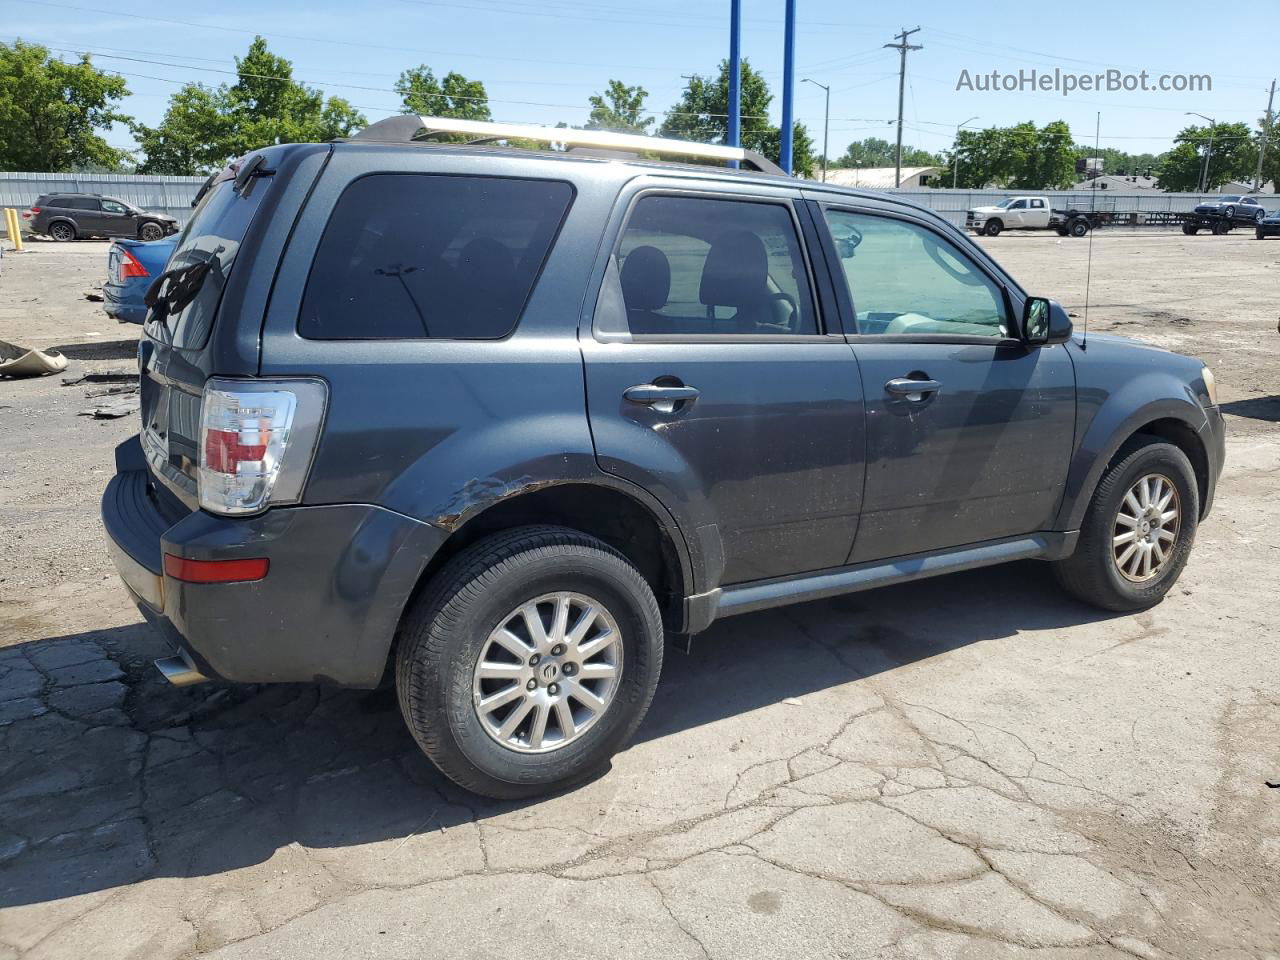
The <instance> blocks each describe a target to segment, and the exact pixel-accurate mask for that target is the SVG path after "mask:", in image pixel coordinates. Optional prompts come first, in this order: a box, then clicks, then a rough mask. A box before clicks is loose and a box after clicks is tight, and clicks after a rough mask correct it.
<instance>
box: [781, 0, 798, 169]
mask: <svg viewBox="0 0 1280 960" xmlns="http://www.w3.org/2000/svg"><path fill="white" fill-rule="evenodd" d="M785 9H786V13H785V17H786V22H785V24H784V26H783V39H782V131H781V133H782V137H781V140H782V142H781V143H780V144H779V146H778V161H779V162H778V166H780V167H781V168H782V169H783V172H785V173H786V175H787V176H791V173H792V170H791V166H792V164H791V156H792V154H791V151H792V143H791V134H792V131H793V129H794V127H795V124H794V122H793V117H794V110H793V107H794V100H795V92H796V0H787V4H786V8H785Z"/></svg>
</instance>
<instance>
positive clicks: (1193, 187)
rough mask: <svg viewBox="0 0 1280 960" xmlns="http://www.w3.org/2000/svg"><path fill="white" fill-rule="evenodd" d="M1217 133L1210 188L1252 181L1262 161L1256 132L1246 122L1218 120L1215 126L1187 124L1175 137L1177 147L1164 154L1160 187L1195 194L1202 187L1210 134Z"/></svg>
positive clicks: (1214, 137) (1214, 188) (1211, 162)
mask: <svg viewBox="0 0 1280 960" xmlns="http://www.w3.org/2000/svg"><path fill="white" fill-rule="evenodd" d="M1210 132H1212V134H1213V144H1212V152H1211V153H1210V154H1209V171H1208V176H1207V177H1206V178H1205V184H1206V189H1207V190H1216V189H1217V188H1218V187H1220V186H1222V185H1223V184H1224V183H1226V182H1227V181H1228V180H1252V178H1253V172H1254V166H1255V164H1256V163H1257V162H1258V148H1257V144H1256V143H1255V142H1253V131H1251V130H1250V129H1249V126H1248V124H1245V123H1216V124H1214V125H1213V127H1212V128H1210V127H1208V126H1204V127H1195V126H1192V127H1186V128H1184V129H1183V130H1182V131H1181V132H1180V133H1179V134H1178V135H1177V136H1176V137H1174V138H1173V142H1174V144H1175V146H1174V148H1173V149H1172V150H1170V151H1169V152H1168V153H1167V154H1165V156H1164V164H1163V165H1162V167H1161V170H1160V187H1161V189H1162V190H1166V191H1169V192H1171V193H1178V192H1187V193H1194V192H1195V191H1197V190H1199V189H1200V174H1201V171H1202V169H1203V166H1204V155H1205V150H1206V149H1208V148H1209V134H1210Z"/></svg>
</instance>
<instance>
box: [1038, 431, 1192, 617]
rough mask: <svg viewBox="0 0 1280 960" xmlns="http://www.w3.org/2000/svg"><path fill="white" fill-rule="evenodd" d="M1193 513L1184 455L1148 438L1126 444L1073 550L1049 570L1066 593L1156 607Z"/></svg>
mask: <svg viewBox="0 0 1280 960" xmlns="http://www.w3.org/2000/svg"><path fill="white" fill-rule="evenodd" d="M1126 450H1127V452H1126ZM1199 516H1200V495H1199V489H1198V487H1197V486H1196V477H1195V471H1194V470H1193V469H1192V467H1191V461H1189V460H1188V459H1187V455H1186V454H1185V453H1183V452H1182V451H1181V450H1179V449H1178V448H1177V447H1175V446H1174V445H1173V444H1171V443H1163V442H1160V441H1157V440H1154V439H1151V440H1147V441H1145V442H1139V443H1137V444H1133V445H1130V446H1129V447H1127V448H1125V449H1124V450H1122V451H1121V455H1120V456H1119V457H1118V462H1115V463H1113V464H1112V465H1111V466H1110V467H1108V468H1107V471H1106V473H1105V474H1104V475H1103V477H1102V480H1101V482H1099V484H1098V488H1097V490H1095V491H1094V494H1093V499H1092V500H1091V501H1090V503H1089V509H1088V511H1087V512H1086V513H1085V518H1084V523H1083V525H1082V526H1081V529H1080V539H1079V541H1078V542H1077V544H1076V549H1075V552H1074V553H1073V554H1072V555H1071V556H1070V557H1067V558H1066V559H1065V560H1059V561H1057V562H1056V563H1055V564H1054V565H1053V566H1054V572H1055V574H1056V575H1057V577H1058V580H1059V582H1060V583H1061V584H1062V585H1063V586H1064V587H1065V588H1066V589H1067V591H1068V592H1069V593H1071V594H1073V595H1074V596H1076V597H1078V598H1079V599H1081V600H1084V601H1085V602H1086V603H1091V604H1093V605H1095V606H1098V607H1102V608H1103V609H1106V610H1119V611H1124V610H1142V609H1145V608H1147V607H1151V606H1154V605H1155V604H1157V603H1159V602H1160V601H1161V600H1163V599H1164V595H1165V594H1166V593H1168V592H1169V590H1170V589H1171V588H1172V587H1173V585H1174V583H1175V582H1177V579H1178V575H1179V574H1181V573H1182V568H1183V567H1184V566H1185V565H1186V562H1187V557H1188V555H1189V554H1190V553H1191V545H1192V543H1193V542H1194V541H1195V535H1196V522H1197V519H1198V518H1199Z"/></svg>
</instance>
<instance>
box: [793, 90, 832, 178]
mask: <svg viewBox="0 0 1280 960" xmlns="http://www.w3.org/2000/svg"><path fill="white" fill-rule="evenodd" d="M800 82H801V83H812V84H813V85H814V86H815V87H821V88H822V89H823V90H824V91H826V94H827V108H826V110H825V111H824V112H823V114H822V182H823V183H826V182H827V131H828V129H829V128H830V126H831V88H830V87H829V86H827V85H826V84H825V83H819V82H818V81H817V80H810V79H809V78H808V77H805V78H804V79H803V80H801V81H800Z"/></svg>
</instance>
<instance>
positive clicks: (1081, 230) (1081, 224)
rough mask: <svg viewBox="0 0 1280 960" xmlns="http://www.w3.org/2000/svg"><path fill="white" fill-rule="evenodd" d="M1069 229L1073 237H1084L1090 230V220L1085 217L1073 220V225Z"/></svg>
mask: <svg viewBox="0 0 1280 960" xmlns="http://www.w3.org/2000/svg"><path fill="white" fill-rule="evenodd" d="M1068 229H1069V230H1070V231H1071V235H1072V236H1073V237H1083V236H1084V235H1085V234H1087V233H1088V232H1089V221H1088V220H1085V219H1084V218H1083V217H1081V218H1078V219H1076V220H1072V221H1071V226H1070V227H1069V228H1068Z"/></svg>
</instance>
